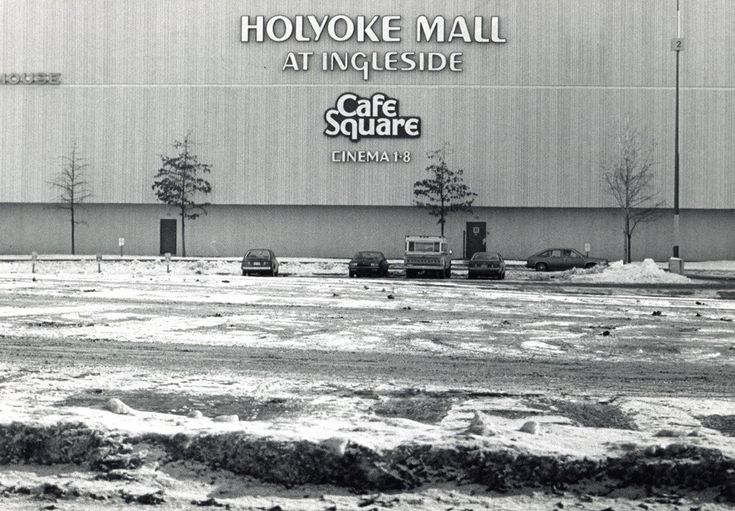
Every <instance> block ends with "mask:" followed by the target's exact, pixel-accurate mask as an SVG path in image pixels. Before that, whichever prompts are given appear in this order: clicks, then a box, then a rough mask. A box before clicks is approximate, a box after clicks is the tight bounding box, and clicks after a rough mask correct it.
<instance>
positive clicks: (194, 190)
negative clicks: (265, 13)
mask: <svg viewBox="0 0 735 511" xmlns="http://www.w3.org/2000/svg"><path fill="white" fill-rule="evenodd" d="M193 145H194V142H193V140H192V137H191V133H187V134H186V136H184V138H183V139H182V140H175V141H174V143H173V147H174V148H175V149H176V150H178V154H177V155H176V156H165V155H161V161H162V165H161V168H160V169H158V173H157V174H156V175H155V177H154V181H153V187H152V188H153V191H154V192H155V193H156V197H158V200H159V201H161V202H163V203H165V204H168V205H169V206H172V207H175V208H177V209H178V210H179V216H180V217H181V252H182V255H183V256H184V257H186V219H187V218H188V219H190V220H194V219H196V218H199V216H201V215H203V214H204V215H206V214H207V207H208V206H209V205H210V204H209V203H208V202H196V201H195V197H196V196H197V195H206V194H209V193H210V192H211V191H212V185H211V184H209V181H207V180H206V179H204V178H202V177H199V173H202V174H208V173H209V172H210V171H211V169H212V167H211V165H208V164H206V163H200V162H199V159H198V157H197V156H196V155H195V154H194V153H192V152H191V148H192V146H193Z"/></svg>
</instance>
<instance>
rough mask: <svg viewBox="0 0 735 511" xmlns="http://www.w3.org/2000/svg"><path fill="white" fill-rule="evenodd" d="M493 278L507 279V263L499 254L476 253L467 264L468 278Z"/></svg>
mask: <svg viewBox="0 0 735 511" xmlns="http://www.w3.org/2000/svg"><path fill="white" fill-rule="evenodd" d="M477 277H488V278H490V277H492V278H494V279H498V280H502V279H504V278H505V261H504V260H503V256H501V255H500V254H499V253H497V252H475V253H474V254H473V255H472V258H471V259H470V261H469V263H468V264H467V278H468V279H476V278H477Z"/></svg>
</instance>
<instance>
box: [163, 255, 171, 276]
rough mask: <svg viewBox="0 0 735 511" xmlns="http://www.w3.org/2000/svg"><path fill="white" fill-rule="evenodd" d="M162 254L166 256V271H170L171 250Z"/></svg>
mask: <svg viewBox="0 0 735 511" xmlns="http://www.w3.org/2000/svg"><path fill="white" fill-rule="evenodd" d="M163 256H164V257H165V258H166V273H171V266H170V265H171V252H166V253H165V254H163Z"/></svg>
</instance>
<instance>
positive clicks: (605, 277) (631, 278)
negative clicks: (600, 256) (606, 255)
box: [568, 259, 690, 284]
mask: <svg viewBox="0 0 735 511" xmlns="http://www.w3.org/2000/svg"><path fill="white" fill-rule="evenodd" d="M568 279H569V280H571V281H574V282H601V283H616V284H642V283H645V284H679V283H687V282H690V280H689V279H688V278H687V277H685V276H683V275H678V274H676V273H669V272H667V271H664V270H662V269H661V268H659V267H658V265H657V264H656V263H655V262H654V260H653V259H644V260H643V262H633V263H630V264H623V261H615V262H613V263H611V264H610V265H609V266H601V267H594V268H590V269H589V270H576V271H571V272H569V274H568Z"/></svg>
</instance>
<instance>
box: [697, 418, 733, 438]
mask: <svg viewBox="0 0 735 511" xmlns="http://www.w3.org/2000/svg"><path fill="white" fill-rule="evenodd" d="M699 419H700V420H701V421H702V426H704V427H705V428H712V429H716V430H717V431H719V432H720V433H722V434H723V435H725V436H735V415H707V416H705V417H699Z"/></svg>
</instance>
